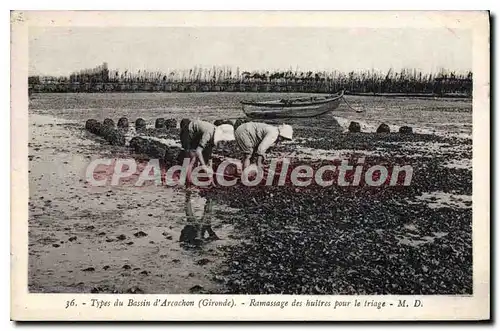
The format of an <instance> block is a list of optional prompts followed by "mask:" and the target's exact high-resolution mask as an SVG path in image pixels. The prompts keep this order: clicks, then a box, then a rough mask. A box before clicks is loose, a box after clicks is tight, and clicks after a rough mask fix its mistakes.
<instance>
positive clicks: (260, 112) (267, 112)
mask: <svg viewBox="0 0 500 331" xmlns="http://www.w3.org/2000/svg"><path fill="white" fill-rule="evenodd" d="M343 97H344V91H340V92H338V93H335V94H333V95H327V96H315V97H307V98H304V97H302V98H294V99H280V100H272V101H260V102H254V101H242V102H241V104H242V106H243V112H244V113H245V115H246V116H247V117H250V118H290V117H315V116H320V115H323V114H325V113H327V112H329V111H332V110H334V109H336V108H337V107H338V106H339V104H340V102H341V100H342V98H343Z"/></svg>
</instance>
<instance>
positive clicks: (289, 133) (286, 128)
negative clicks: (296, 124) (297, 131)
mask: <svg viewBox="0 0 500 331" xmlns="http://www.w3.org/2000/svg"><path fill="white" fill-rule="evenodd" d="M278 130H279V131H280V136H282V137H283V138H285V139H288V140H292V137H293V129H292V127H291V126H290V125H288V124H282V125H280V126H279V127H278Z"/></svg>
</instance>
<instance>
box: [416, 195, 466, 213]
mask: <svg viewBox="0 0 500 331" xmlns="http://www.w3.org/2000/svg"><path fill="white" fill-rule="evenodd" d="M415 199H416V200H418V201H419V202H425V203H426V204H427V206H428V207H429V208H463V209H468V208H472V196H470V195H458V194H451V193H445V192H440V191H436V192H424V193H422V195H420V196H416V197H415ZM408 203H410V204H411V203H415V202H411V201H408Z"/></svg>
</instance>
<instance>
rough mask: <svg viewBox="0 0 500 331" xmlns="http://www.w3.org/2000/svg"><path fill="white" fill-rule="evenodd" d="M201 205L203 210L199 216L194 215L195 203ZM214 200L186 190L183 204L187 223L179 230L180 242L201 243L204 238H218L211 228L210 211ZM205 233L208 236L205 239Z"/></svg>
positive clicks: (211, 211) (210, 239)
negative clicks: (194, 194) (196, 195)
mask: <svg viewBox="0 0 500 331" xmlns="http://www.w3.org/2000/svg"><path fill="white" fill-rule="evenodd" d="M197 202H198V204H199V205H201V206H203V212H202V215H201V217H198V216H197V215H195V210H194V208H195V207H196V205H197ZM213 205H214V202H213V200H212V199H209V198H207V199H204V198H201V197H199V196H198V197H195V196H193V192H192V191H191V190H189V189H188V190H186V199H185V204H184V210H185V212H186V220H187V223H188V224H186V225H185V226H184V228H183V229H182V231H181V235H180V238H179V241H180V242H183V243H188V244H193V245H201V244H202V243H203V241H204V240H209V241H212V240H218V239H219V237H218V236H217V234H216V233H215V232H214V230H213V229H212V213H213ZM205 234H208V237H207V238H206V239H205Z"/></svg>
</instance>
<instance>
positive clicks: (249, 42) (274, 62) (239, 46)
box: [29, 27, 472, 75]
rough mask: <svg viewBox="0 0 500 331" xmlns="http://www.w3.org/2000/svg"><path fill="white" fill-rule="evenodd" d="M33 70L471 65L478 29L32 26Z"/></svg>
mask: <svg viewBox="0 0 500 331" xmlns="http://www.w3.org/2000/svg"><path fill="white" fill-rule="evenodd" d="M29 52H30V53H29V54H30V56H29V74H30V75H32V74H42V75H68V74H69V73H71V72H73V71H77V70H80V69H84V68H91V67H94V66H97V65H100V64H102V63H103V62H107V63H108V65H109V68H110V69H118V70H120V71H124V70H129V71H137V70H139V69H140V70H144V69H146V70H160V71H163V72H167V71H169V70H172V69H190V68H193V67H194V66H198V67H209V66H213V65H226V66H231V67H233V68H236V67H237V66H239V67H240V70H270V71H271V70H274V69H289V68H290V67H291V68H292V69H293V70H295V69H296V68H297V67H298V69H299V70H303V71H309V70H312V71H314V70H333V69H336V70H339V71H344V72H348V71H351V70H355V71H356V70H365V69H375V70H382V71H387V70H388V69H389V68H393V69H395V70H399V69H401V68H403V67H404V68H416V69H419V70H422V71H424V72H434V71H437V70H439V69H440V68H447V69H450V70H459V71H465V70H471V67H472V34H471V33H470V31H469V30H451V29H446V28H443V29H425V30H423V29H414V28H408V29H359V28H357V29H338V28H287V27H284V28H246V27H236V28H225V27H220V28H213V27H210V28H171V27H165V28H150V27H144V28H142V27H141V28H129V27H126V28H119V27H117V28H88V27H81V28H74V27H73V28H60V27H59V28H38V27H36V28H30V30H29Z"/></svg>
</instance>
